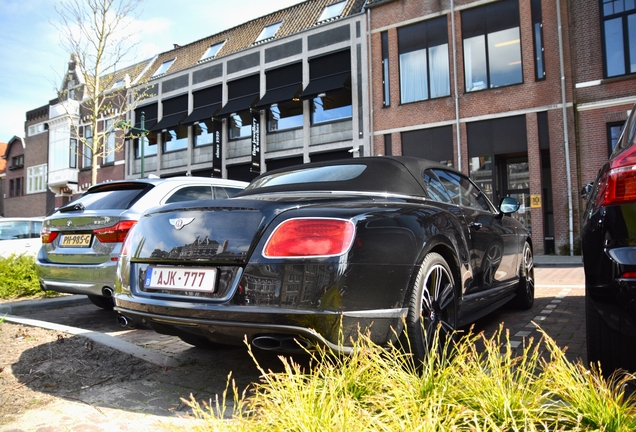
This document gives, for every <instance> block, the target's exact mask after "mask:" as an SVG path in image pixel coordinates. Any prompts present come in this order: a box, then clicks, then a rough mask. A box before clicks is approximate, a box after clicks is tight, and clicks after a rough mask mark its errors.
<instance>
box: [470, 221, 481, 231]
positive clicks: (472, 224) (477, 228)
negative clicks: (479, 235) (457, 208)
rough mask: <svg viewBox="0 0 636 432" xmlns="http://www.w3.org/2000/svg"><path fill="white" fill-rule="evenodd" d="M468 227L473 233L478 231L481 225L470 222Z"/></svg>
mask: <svg viewBox="0 0 636 432" xmlns="http://www.w3.org/2000/svg"><path fill="white" fill-rule="evenodd" d="M468 227H469V228H472V229H474V230H475V231H479V230H480V229H481V224H480V223H479V222H471V223H469V224H468Z"/></svg>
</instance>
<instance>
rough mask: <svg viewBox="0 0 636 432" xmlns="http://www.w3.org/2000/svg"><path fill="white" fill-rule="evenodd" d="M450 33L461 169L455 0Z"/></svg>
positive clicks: (456, 129) (460, 165)
mask: <svg viewBox="0 0 636 432" xmlns="http://www.w3.org/2000/svg"><path fill="white" fill-rule="evenodd" d="M451 33H452V34H453V38H452V42H453V86H454V87H455V135H456V137H457V170H458V171H461V170H462V146H461V133H460V126H459V94H458V93H457V41H456V39H455V0H451Z"/></svg>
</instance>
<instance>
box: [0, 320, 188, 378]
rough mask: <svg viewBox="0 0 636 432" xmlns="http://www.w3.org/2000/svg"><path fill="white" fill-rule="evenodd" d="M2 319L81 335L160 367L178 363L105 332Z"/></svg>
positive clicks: (33, 321)
mask: <svg viewBox="0 0 636 432" xmlns="http://www.w3.org/2000/svg"><path fill="white" fill-rule="evenodd" d="M3 319H4V321H6V322H10V323H14V324H22V325H28V326H32V327H42V328H45V329H48V330H57V331H61V332H65V333H70V334H72V335H77V336H83V337H85V338H88V339H90V340H92V341H93V342H97V343H99V344H101V345H105V346H107V347H110V348H113V349H116V350H119V351H122V352H125V353H126V354H130V355H132V356H135V357H138V358H140V359H142V360H145V361H147V362H150V363H154V364H156V365H159V366H162V367H176V366H178V365H179V363H178V362H177V361H176V360H175V359H173V358H170V357H167V356H165V355H163V354H160V353H158V352H155V351H151V350H148V349H146V348H142V347H140V346H137V345H135V344H133V343H130V342H126V341H125V340H122V339H118V338H116V337H115V336H110V335H107V334H105V333H99V332H94V331H91V330H84V329H81V328H77V327H70V326H65V325H61V324H54V323H50V322H46V321H39V320H34V319H29V318H22V317H16V316H11V315H6V316H4V318H3Z"/></svg>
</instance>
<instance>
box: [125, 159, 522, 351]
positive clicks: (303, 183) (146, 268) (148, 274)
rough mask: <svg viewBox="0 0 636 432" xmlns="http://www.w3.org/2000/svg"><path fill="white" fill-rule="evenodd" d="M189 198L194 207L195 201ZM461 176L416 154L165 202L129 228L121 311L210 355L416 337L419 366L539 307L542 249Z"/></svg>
mask: <svg viewBox="0 0 636 432" xmlns="http://www.w3.org/2000/svg"><path fill="white" fill-rule="evenodd" d="M186 204H187V205H186ZM518 207H519V203H518V202H517V201H516V200H515V199H513V198H504V199H502V202H501V204H500V206H499V209H496V208H495V207H494V206H493V205H492V203H491V202H490V201H489V199H488V198H487V197H486V195H485V194H484V193H483V192H482V191H481V190H480V189H479V188H478V187H477V186H476V185H475V184H474V183H473V182H472V181H471V180H470V179H469V178H468V177H466V176H465V175H464V174H462V173H460V172H458V171H456V170H453V169H452V168H449V167H446V166H443V165H441V164H438V163H435V162H431V161H427V160H422V159H416V158H408V157H368V158H356V159H348V160H340V161H332V162H323V163H312V164H306V165H300V166H295V167H290V168H284V169H279V170H275V171H270V172H266V173H264V174H262V175H260V176H259V177H257V178H256V179H254V180H253V181H252V182H251V183H250V185H249V186H248V187H247V188H246V189H245V190H244V191H242V192H240V193H239V194H237V195H236V196H235V197H234V198H231V199H227V200H221V201H214V202H212V201H209V202H203V201H199V202H191V203H179V204H174V205H173V204H169V205H164V206H160V207H156V208H154V209H151V210H149V211H147V212H146V213H145V214H144V215H143V216H142V217H141V218H140V220H139V222H138V223H137V224H136V225H135V227H134V228H133V229H132V230H131V231H130V233H129V235H128V237H127V239H126V241H125V245H124V248H123V251H122V256H121V260H120V264H119V267H118V282H117V285H116V292H115V304H116V307H115V310H116V311H117V312H118V313H119V320H120V323H121V324H123V325H135V324H145V325H148V326H150V327H152V328H153V329H154V330H155V331H157V332H159V333H164V334H172V335H176V336H178V337H180V338H181V339H182V340H184V341H186V342H188V343H190V344H192V345H195V346H199V347H212V346H214V345H215V344H218V343H220V344H240V343H243V340H244V339H245V337H247V340H248V341H249V342H250V343H251V344H253V345H254V346H256V347H258V348H262V349H272V350H278V351H290V350H294V349H300V345H302V346H303V347H305V348H309V349H311V347H312V346H314V345H316V344H321V345H323V346H325V345H326V346H327V347H329V348H331V349H334V350H338V351H341V352H348V350H349V346H350V338H352V337H353V338H355V337H356V336H357V335H358V334H359V331H367V330H368V333H369V334H370V336H371V339H372V340H373V341H374V342H375V343H377V344H380V345H386V344H388V343H390V342H394V341H396V339H397V338H398V337H400V335H402V334H403V333H402V332H403V330H404V323H406V326H407V331H408V335H409V339H410V344H411V345H412V351H413V353H414V354H415V355H416V356H417V357H419V358H423V357H424V355H425V354H426V352H427V349H428V344H427V341H430V340H432V339H433V338H432V334H433V332H435V331H437V329H440V338H445V337H446V335H447V334H448V333H449V332H452V331H453V330H454V329H457V328H459V327H461V326H464V325H465V324H467V323H470V322H472V321H474V320H476V319H477V318H479V317H482V316H484V315H485V314H487V313H489V312H490V311H492V310H494V309H496V308H498V307H499V306H501V305H503V304H504V303H506V302H508V301H509V300H511V299H513V298H514V299H516V302H517V303H518V305H519V306H521V307H522V308H526V309H527V308H530V307H531V306H532V304H533V301H534V270H533V257H532V241H531V239H530V236H529V234H528V232H527V231H526V229H525V228H524V227H523V226H522V225H521V224H520V223H519V222H518V221H517V220H515V219H514V218H512V217H510V216H509V215H508V214H509V213H512V212H515V211H516V210H517V209H518Z"/></svg>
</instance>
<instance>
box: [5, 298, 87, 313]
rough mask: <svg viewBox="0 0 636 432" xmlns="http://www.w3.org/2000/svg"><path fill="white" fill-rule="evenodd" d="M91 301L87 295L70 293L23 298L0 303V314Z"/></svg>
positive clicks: (53, 307) (74, 304) (75, 304)
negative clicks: (68, 294)
mask: <svg viewBox="0 0 636 432" xmlns="http://www.w3.org/2000/svg"><path fill="white" fill-rule="evenodd" d="M90 302H91V301H90V300H89V299H88V297H86V296H85V295H70V296H62V297H54V298H43V299H37V300H22V301H15V302H7V303H0V315H4V314H9V315H11V314H19V313H23V312H30V311H35V310H44V309H58V308H63V307H67V306H78V305H82V304H89V303H90Z"/></svg>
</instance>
